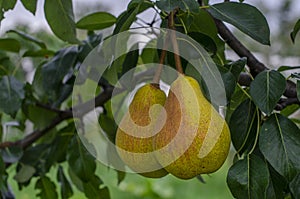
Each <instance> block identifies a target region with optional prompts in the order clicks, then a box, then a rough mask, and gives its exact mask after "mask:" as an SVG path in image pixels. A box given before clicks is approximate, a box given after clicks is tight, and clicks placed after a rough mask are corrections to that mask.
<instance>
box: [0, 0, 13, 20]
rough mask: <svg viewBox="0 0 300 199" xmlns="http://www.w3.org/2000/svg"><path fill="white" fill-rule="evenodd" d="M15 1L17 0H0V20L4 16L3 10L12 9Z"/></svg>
mask: <svg viewBox="0 0 300 199" xmlns="http://www.w3.org/2000/svg"><path fill="white" fill-rule="evenodd" d="M16 3H17V0H9V1H7V0H0V22H1V21H2V19H3V18H4V12H6V11H8V10H11V9H13V8H14V7H15V5H16Z"/></svg>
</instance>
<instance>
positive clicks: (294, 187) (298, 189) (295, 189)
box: [289, 173, 300, 198]
mask: <svg viewBox="0 0 300 199" xmlns="http://www.w3.org/2000/svg"><path fill="white" fill-rule="evenodd" d="M299 185H300V173H298V175H296V176H295V177H294V179H293V180H292V181H291V183H290V185H289V187H290V190H291V192H292V195H293V196H294V198H298V197H299V196H300V186H299Z"/></svg>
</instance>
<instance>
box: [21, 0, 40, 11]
mask: <svg viewBox="0 0 300 199" xmlns="http://www.w3.org/2000/svg"><path fill="white" fill-rule="evenodd" d="M37 1H38V0H21V2H22V4H23V6H24V7H25V8H26V9H27V10H28V11H30V12H31V13H32V14H33V15H35V11H36V5H37Z"/></svg>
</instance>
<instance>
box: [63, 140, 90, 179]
mask: <svg viewBox="0 0 300 199" xmlns="http://www.w3.org/2000/svg"><path fill="white" fill-rule="evenodd" d="M67 160H68V164H69V167H70V168H71V169H72V171H73V172H74V173H75V174H76V175H77V176H78V177H79V178H80V179H81V180H82V181H83V182H88V181H89V180H90V179H91V178H92V177H93V176H94V172H95V170H96V163H95V158H94V157H93V156H92V155H91V154H90V153H89V152H88V151H87V149H86V148H85V146H83V144H82V143H81V142H80V140H79V137H77V136H74V137H73V138H72V140H71V142H70V143H69V148H68V154H67Z"/></svg>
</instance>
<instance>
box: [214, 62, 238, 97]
mask: <svg viewBox="0 0 300 199" xmlns="http://www.w3.org/2000/svg"><path fill="white" fill-rule="evenodd" d="M218 68H219V71H220V73H221V77H222V80H223V82H224V86H225V91H226V98H227V100H228V101H230V98H231V96H232V94H233V93H234V90H235V86H236V79H235V77H234V75H233V74H232V73H231V72H230V71H229V70H228V69H227V68H225V67H223V66H220V67H218Z"/></svg>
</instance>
